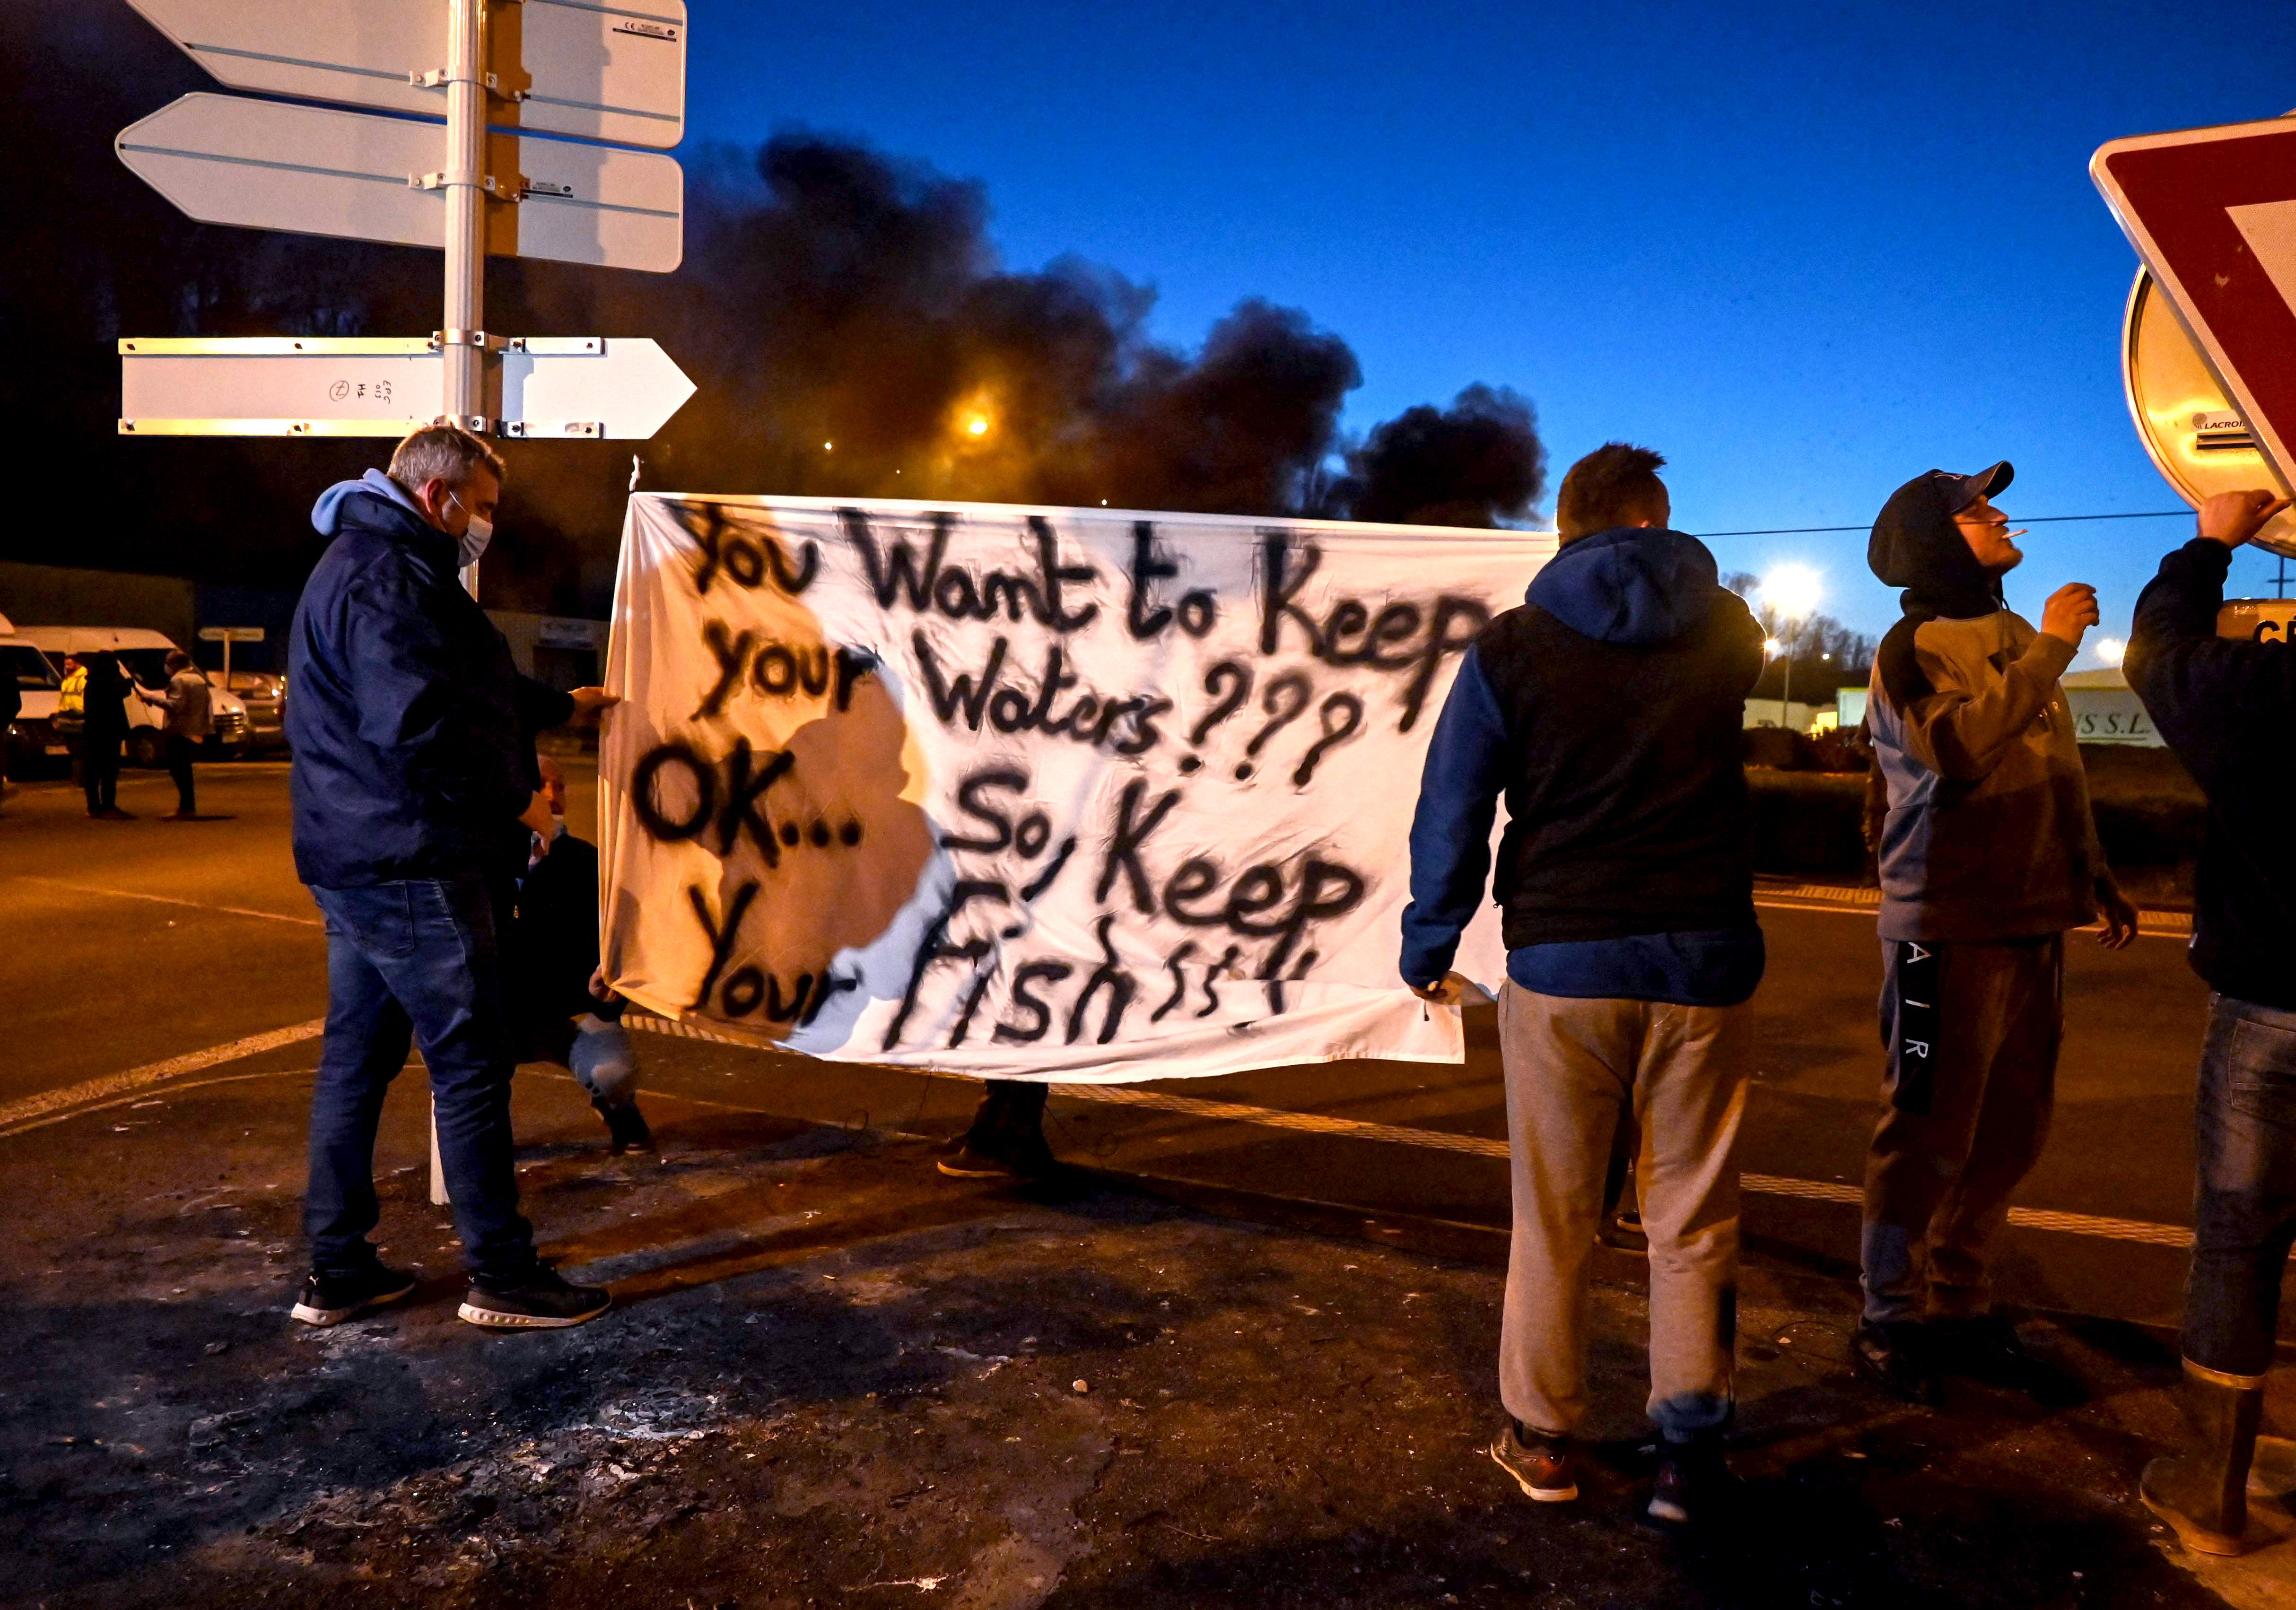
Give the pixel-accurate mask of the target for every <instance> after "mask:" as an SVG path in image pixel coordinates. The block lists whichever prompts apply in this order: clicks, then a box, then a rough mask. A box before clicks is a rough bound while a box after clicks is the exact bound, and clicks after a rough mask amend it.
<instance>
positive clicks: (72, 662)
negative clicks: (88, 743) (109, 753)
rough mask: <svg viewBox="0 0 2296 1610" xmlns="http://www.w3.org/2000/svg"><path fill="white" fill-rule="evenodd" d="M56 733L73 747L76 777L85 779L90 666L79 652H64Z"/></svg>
mask: <svg viewBox="0 0 2296 1610" xmlns="http://www.w3.org/2000/svg"><path fill="white" fill-rule="evenodd" d="M55 725H56V736H57V737H59V738H61V739H62V740H64V743H65V744H66V746H67V747H69V748H70V750H71V776H72V781H73V782H74V783H75V784H78V783H79V782H80V781H81V780H82V775H83V773H82V772H81V769H80V761H81V756H82V754H83V750H82V748H81V746H80V739H81V737H82V736H83V734H84V733H85V732H86V728H87V667H86V666H85V665H83V664H81V663H80V658H79V656H78V655H77V654H67V655H65V656H64V680H63V682H62V683H61V686H59V687H58V688H57V690H56V722H55Z"/></svg>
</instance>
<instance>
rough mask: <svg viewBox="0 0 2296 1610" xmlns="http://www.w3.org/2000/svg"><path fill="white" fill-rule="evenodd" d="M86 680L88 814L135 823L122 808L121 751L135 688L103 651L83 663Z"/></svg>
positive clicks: (82, 743) (84, 784)
mask: <svg viewBox="0 0 2296 1610" xmlns="http://www.w3.org/2000/svg"><path fill="white" fill-rule="evenodd" d="M82 668H83V670H84V672H85V674H86V681H85V682H83V683H82V684H81V688H80V698H81V701H82V704H83V707H84V709H85V711H86V716H85V724H83V725H82V727H81V728H80V735H79V749H80V787H81V789H83V790H84V791H85V792H86V795H87V813H88V814H89V815H91V816H94V817H96V818H97V819H99V820H101V821H132V820H133V818H131V817H130V816H129V815H128V813H127V812H125V811H123V810H121V809H120V808H119V749H120V746H121V745H122V744H125V743H126V742H127V691H128V690H129V689H130V688H131V687H133V686H135V684H134V683H133V682H130V681H129V680H128V677H127V673H126V672H124V671H122V670H121V669H120V668H119V659H118V658H116V657H114V656H113V655H112V654H111V651H110V650H103V649H99V650H96V651H95V652H94V653H93V654H90V655H89V656H87V658H86V660H85V661H83V662H82Z"/></svg>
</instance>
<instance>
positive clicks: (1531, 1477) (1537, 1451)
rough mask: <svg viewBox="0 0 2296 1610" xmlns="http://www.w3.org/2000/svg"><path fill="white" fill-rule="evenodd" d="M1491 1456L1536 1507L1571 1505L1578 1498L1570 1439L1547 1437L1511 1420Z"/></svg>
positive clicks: (1492, 1447)
mask: <svg viewBox="0 0 2296 1610" xmlns="http://www.w3.org/2000/svg"><path fill="white" fill-rule="evenodd" d="M1489 1453H1490V1456H1491V1458H1492V1459H1493V1460H1494V1461H1495V1462H1497V1465H1498V1467H1499V1468H1500V1469H1502V1470H1504V1471H1505V1472H1506V1473H1507V1474H1508V1475H1511V1476H1513V1477H1514V1479H1515V1483H1516V1484H1517V1485H1518V1486H1520V1487H1521V1489H1522V1491H1523V1494H1524V1496H1525V1497H1527V1498H1529V1500H1530V1501H1531V1502H1532V1503H1534V1504H1567V1503H1569V1502H1570V1500H1573V1499H1575V1498H1577V1497H1578V1496H1579V1461H1578V1459H1576V1458H1575V1457H1573V1455H1572V1453H1571V1451H1570V1438H1569V1437H1567V1436H1547V1435H1545V1434H1542V1433H1539V1432H1536V1431H1531V1430H1529V1429H1527V1428H1526V1427H1525V1426H1524V1425H1523V1423H1522V1422H1521V1420H1518V1419H1516V1418H1514V1417H1513V1416H1512V1415H1510V1416H1508V1417H1507V1423H1506V1424H1505V1426H1501V1427H1499V1434H1498V1435H1497V1436H1495V1437H1493V1438H1492V1439H1491V1445H1490V1449H1489Z"/></svg>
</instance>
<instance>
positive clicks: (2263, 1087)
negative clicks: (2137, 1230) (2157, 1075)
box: [2185, 995, 2296, 1376]
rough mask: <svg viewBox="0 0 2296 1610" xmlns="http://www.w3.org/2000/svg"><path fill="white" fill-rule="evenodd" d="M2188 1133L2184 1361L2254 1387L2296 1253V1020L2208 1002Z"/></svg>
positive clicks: (2266, 1360)
mask: <svg viewBox="0 0 2296 1610" xmlns="http://www.w3.org/2000/svg"><path fill="white" fill-rule="evenodd" d="M2194 1138H2195V1140H2197V1142H2198V1147H2197V1149H2198V1152H2199V1156H2198V1162H2199V1165H2200V1178H2199V1181H2198V1189H2196V1191H2195V1193H2194V1216H2193V1271H2192V1276H2191V1279H2189V1281H2188V1282H2187V1284H2186V1286H2185V1357H2186V1358H2188V1359H2190V1360H2192V1361H2193V1362H2194V1363H2195V1364H2200V1365H2204V1366H2206V1367H2207V1368H2208V1369H2216V1370H2221V1371H2223V1372H2224V1373H2225V1374H2226V1375H2242V1376H2261V1375H2263V1374H2264V1373H2265V1371H2266V1370H2267V1369H2270V1368H2271V1365H2272V1351H2273V1337H2274V1336H2275V1335H2276V1332H2277V1330H2278V1328H2279V1323H2280V1281H2281V1277H2282V1275H2283V1274H2284V1273H2285V1272H2286V1271H2287V1268H2288V1252H2289V1248H2290V1246H2292V1245H2296V1012H2284V1011H2278V1010H2276V1009H2273V1008H2271V1007H2268V1006H2258V1005H2255V1004H2254V1003H2252V1002H2251V1001H2235V1000H2234V999H2232V998H2231V997H2230V996H2228V995H2214V996H2211V997H2210V1001H2209V1036H2208V1042H2207V1044H2206V1046H2205V1047H2204V1048H2203V1049H2202V1052H2201V1079H2200V1091H2199V1093H2198V1097H2197V1099H2196V1101H2195V1103H2194Z"/></svg>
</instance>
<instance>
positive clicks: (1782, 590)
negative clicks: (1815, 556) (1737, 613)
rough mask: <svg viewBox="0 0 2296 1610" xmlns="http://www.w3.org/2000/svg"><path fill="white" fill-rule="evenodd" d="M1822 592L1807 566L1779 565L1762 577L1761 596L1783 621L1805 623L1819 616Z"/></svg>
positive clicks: (1817, 579)
mask: <svg viewBox="0 0 2296 1610" xmlns="http://www.w3.org/2000/svg"><path fill="white" fill-rule="evenodd" d="M1823 590H1824V589H1823V586H1822V584H1821V583H1820V581H1819V578H1818V574H1817V572H1816V571H1815V570H1813V569H1811V568H1809V567H1808V565H1780V566H1778V567H1776V568H1775V569H1773V570H1772V571H1771V572H1770V573H1769V574H1768V575H1767V576H1764V577H1763V578H1762V592H1761V597H1762V601H1763V602H1764V603H1766V604H1767V605H1769V607H1770V608H1771V609H1774V610H1775V611H1776V612H1777V615H1778V617H1779V618H1780V619H1781V620H1804V619H1807V618H1808V617H1809V616H1811V615H1814V614H1816V611H1817V600H1818V595H1819V593H1821V592H1822V591H1823Z"/></svg>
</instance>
